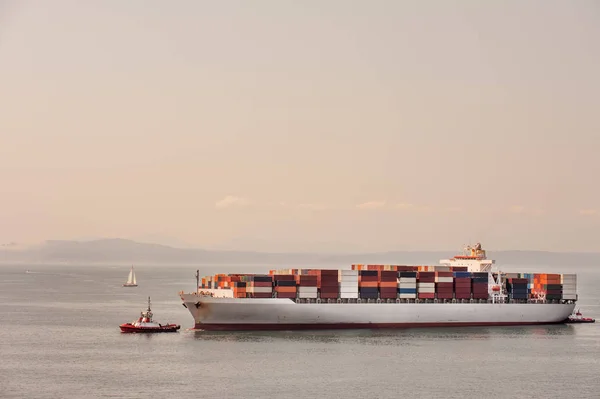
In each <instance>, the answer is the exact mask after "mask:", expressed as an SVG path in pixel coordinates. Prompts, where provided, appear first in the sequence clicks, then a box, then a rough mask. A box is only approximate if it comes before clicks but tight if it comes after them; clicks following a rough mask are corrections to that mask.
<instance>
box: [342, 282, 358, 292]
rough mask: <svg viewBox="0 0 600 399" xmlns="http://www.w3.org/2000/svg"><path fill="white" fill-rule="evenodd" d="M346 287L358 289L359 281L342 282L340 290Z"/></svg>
mask: <svg viewBox="0 0 600 399" xmlns="http://www.w3.org/2000/svg"><path fill="white" fill-rule="evenodd" d="M346 289H351V290H358V284H357V283H341V284H340V291H344V290H346Z"/></svg>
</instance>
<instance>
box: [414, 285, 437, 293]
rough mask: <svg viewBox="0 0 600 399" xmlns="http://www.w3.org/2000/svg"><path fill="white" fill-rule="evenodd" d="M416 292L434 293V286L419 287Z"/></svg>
mask: <svg viewBox="0 0 600 399" xmlns="http://www.w3.org/2000/svg"><path fill="white" fill-rule="evenodd" d="M418 292H420V293H422V294H434V293H435V288H428V287H426V288H422V287H419V289H418Z"/></svg>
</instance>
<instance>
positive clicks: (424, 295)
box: [418, 292, 435, 299]
mask: <svg viewBox="0 0 600 399" xmlns="http://www.w3.org/2000/svg"><path fill="white" fill-rule="evenodd" d="M418 297H419V299H434V298H435V294H434V293H433V292H431V293H429V292H419V294H418Z"/></svg>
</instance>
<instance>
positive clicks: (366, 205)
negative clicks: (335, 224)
mask: <svg viewBox="0 0 600 399" xmlns="http://www.w3.org/2000/svg"><path fill="white" fill-rule="evenodd" d="M384 206H385V201H369V202H363V203H362V204H358V205H356V207H357V208H358V209H378V208H383V207H384Z"/></svg>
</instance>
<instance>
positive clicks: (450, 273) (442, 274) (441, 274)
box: [435, 272, 454, 277]
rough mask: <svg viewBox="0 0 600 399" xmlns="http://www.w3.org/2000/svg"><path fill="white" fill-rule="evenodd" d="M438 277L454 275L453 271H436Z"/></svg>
mask: <svg viewBox="0 0 600 399" xmlns="http://www.w3.org/2000/svg"><path fill="white" fill-rule="evenodd" d="M435 274H436V275H437V276H438V277H454V273H452V272H435Z"/></svg>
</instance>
